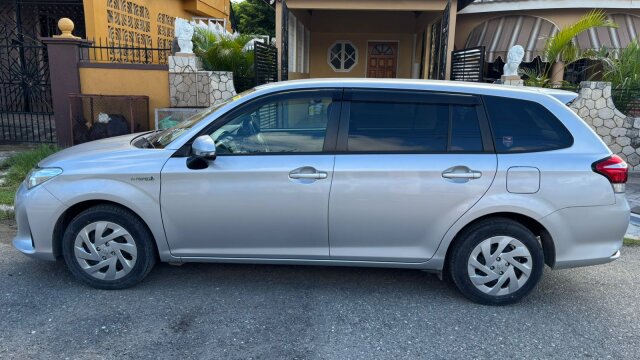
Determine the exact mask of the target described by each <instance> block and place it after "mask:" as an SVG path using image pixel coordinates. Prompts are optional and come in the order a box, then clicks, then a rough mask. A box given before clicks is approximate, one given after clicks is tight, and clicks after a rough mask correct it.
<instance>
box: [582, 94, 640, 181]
mask: <svg viewBox="0 0 640 360" xmlns="http://www.w3.org/2000/svg"><path fill="white" fill-rule="evenodd" d="M569 107H570V108H571V109H572V110H573V111H575V112H576V113H577V114H578V115H579V116H580V117H581V118H582V119H584V121H585V122H586V123H587V124H589V126H591V128H593V129H594V130H595V132H596V133H597V134H598V135H600V137H602V140H603V141H604V142H605V144H607V145H608V146H609V148H610V149H611V151H612V152H613V153H615V154H618V155H619V156H620V157H622V158H623V159H625V160H626V161H627V163H628V164H629V168H630V169H633V170H640V136H639V133H640V119H635V118H632V117H629V116H626V115H624V114H623V113H621V112H620V111H618V110H617V109H616V106H615V104H614V103H613V98H612V97H611V83H605V82H593V81H584V82H582V83H580V92H579V96H578V97H577V98H576V99H575V100H574V101H573V102H572V103H571V104H570V105H569Z"/></svg>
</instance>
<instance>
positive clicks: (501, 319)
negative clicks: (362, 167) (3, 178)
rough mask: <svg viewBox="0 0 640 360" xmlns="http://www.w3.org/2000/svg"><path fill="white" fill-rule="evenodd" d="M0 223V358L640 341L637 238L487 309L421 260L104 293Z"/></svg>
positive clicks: (161, 272) (191, 270)
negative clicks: (30, 250)
mask: <svg viewBox="0 0 640 360" xmlns="http://www.w3.org/2000/svg"><path fill="white" fill-rule="evenodd" d="M11 235H12V230H11V229H10V228H8V227H7V225H6V223H5V224H0V358H65V357H68V358H125V359H126V358H150V359H164V358H210V359H221V358H238V359H240V358H256V359H294V358H298V359H325V358H326V359H374V358H384V359H388V358H398V359H408V358H500V359H510V358H552V357H555V358H565V359H568V358H608V357H611V358H616V359H633V358H635V359H637V356H638V352H639V351H640V278H639V276H638V269H639V268H640V247H627V248H625V249H624V253H623V257H622V258H621V259H620V260H619V261H617V262H614V263H612V264H609V265H603V266H599V267H591V268H584V269H575V270H565V271H557V272H549V271H548V272H546V273H545V277H544V280H543V281H542V283H541V284H540V286H539V287H538V289H537V290H536V291H535V292H534V293H533V294H532V295H531V296H530V297H528V298H527V299H526V300H525V301H524V302H522V303H520V304H518V305H514V306H508V307H500V308H498V307H487V306H480V305H476V304H473V303H470V302H468V301H467V300H465V299H463V298H462V297H461V296H460V295H459V294H458V293H457V292H456V291H455V290H454V289H453V288H452V287H451V286H449V285H447V284H446V283H443V282H441V281H440V280H438V279H437V278H436V277H435V276H433V275H429V274H426V273H423V272H419V271H413V270H411V271H408V270H389V269H350V268H325V267H293V266H252V265H212V264H188V265H184V266H182V267H172V266H169V265H164V264H163V265H160V266H158V267H156V269H155V270H154V271H153V272H152V273H151V274H150V276H149V277H148V279H147V280H146V281H145V282H144V283H142V284H141V285H139V286H137V287H135V288H133V289H130V290H125V291H99V290H93V289H90V288H87V287H84V286H82V285H80V284H78V283H77V282H75V281H74V280H73V279H72V278H71V276H70V274H69V273H68V272H67V270H66V269H65V268H64V266H63V264H62V263H48V262H41V261H36V260H31V259H28V258H26V257H24V256H22V255H21V254H19V253H17V251H16V250H14V249H13V248H12V247H11V246H10V244H9V237H10V236H11Z"/></svg>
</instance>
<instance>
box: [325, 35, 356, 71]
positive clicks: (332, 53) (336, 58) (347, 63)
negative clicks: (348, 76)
mask: <svg viewBox="0 0 640 360" xmlns="http://www.w3.org/2000/svg"><path fill="white" fill-rule="evenodd" d="M327 60H328V62H329V65H330V66H331V67H332V68H333V70H334V71H337V72H348V71H351V69H352V68H353V67H354V66H355V65H356V64H357V63H358V49H357V48H356V47H355V45H353V43H351V42H349V41H340V42H337V43H335V44H333V45H332V46H331V47H330V48H329V54H328V59H327Z"/></svg>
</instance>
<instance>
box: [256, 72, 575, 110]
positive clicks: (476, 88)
mask: <svg viewBox="0 0 640 360" xmlns="http://www.w3.org/2000/svg"><path fill="white" fill-rule="evenodd" d="M318 87H340V88H377V89H397V90H402V89H405V90H431V91H442V92H456V93H466V94H478V95H494V96H504V97H516V98H518V97H520V96H518V95H525V94H544V95H548V96H552V97H554V98H556V99H558V100H560V101H561V102H562V103H564V104H567V103H569V102H571V101H573V99H575V98H576V97H577V96H578V94H576V93H574V92H571V91H565V90H560V89H544V88H535V87H528V86H508V85H499V84H487V83H473V82H465V81H450V80H421V79H366V78H323V79H304V80H290V81H280V82H275V83H270V84H266V85H261V86H258V87H256V90H266V91H279V90H287V89H304V88H318Z"/></svg>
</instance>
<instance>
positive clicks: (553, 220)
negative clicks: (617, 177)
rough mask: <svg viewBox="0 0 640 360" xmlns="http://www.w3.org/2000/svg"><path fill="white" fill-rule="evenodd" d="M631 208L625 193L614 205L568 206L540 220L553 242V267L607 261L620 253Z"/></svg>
mask: <svg viewBox="0 0 640 360" xmlns="http://www.w3.org/2000/svg"><path fill="white" fill-rule="evenodd" d="M629 218H630V209H629V204H628V202H627V199H626V197H625V195H624V194H616V202H615V204H613V205H606V206H591V207H571V208H565V209H562V210H558V211H556V212H554V213H552V214H550V215H548V216H546V217H544V218H542V219H541V220H540V222H541V223H542V225H543V226H544V227H545V228H546V229H547V230H548V231H549V233H550V234H551V237H552V238H553V242H554V245H555V255H556V256H555V264H554V266H553V268H554V269H566V268H573V267H580V266H590V265H599V264H606V263H608V262H611V261H614V260H616V259H618V258H619V257H620V249H621V248H622V242H623V239H624V235H625V233H626V231H627V228H628V227H629Z"/></svg>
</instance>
